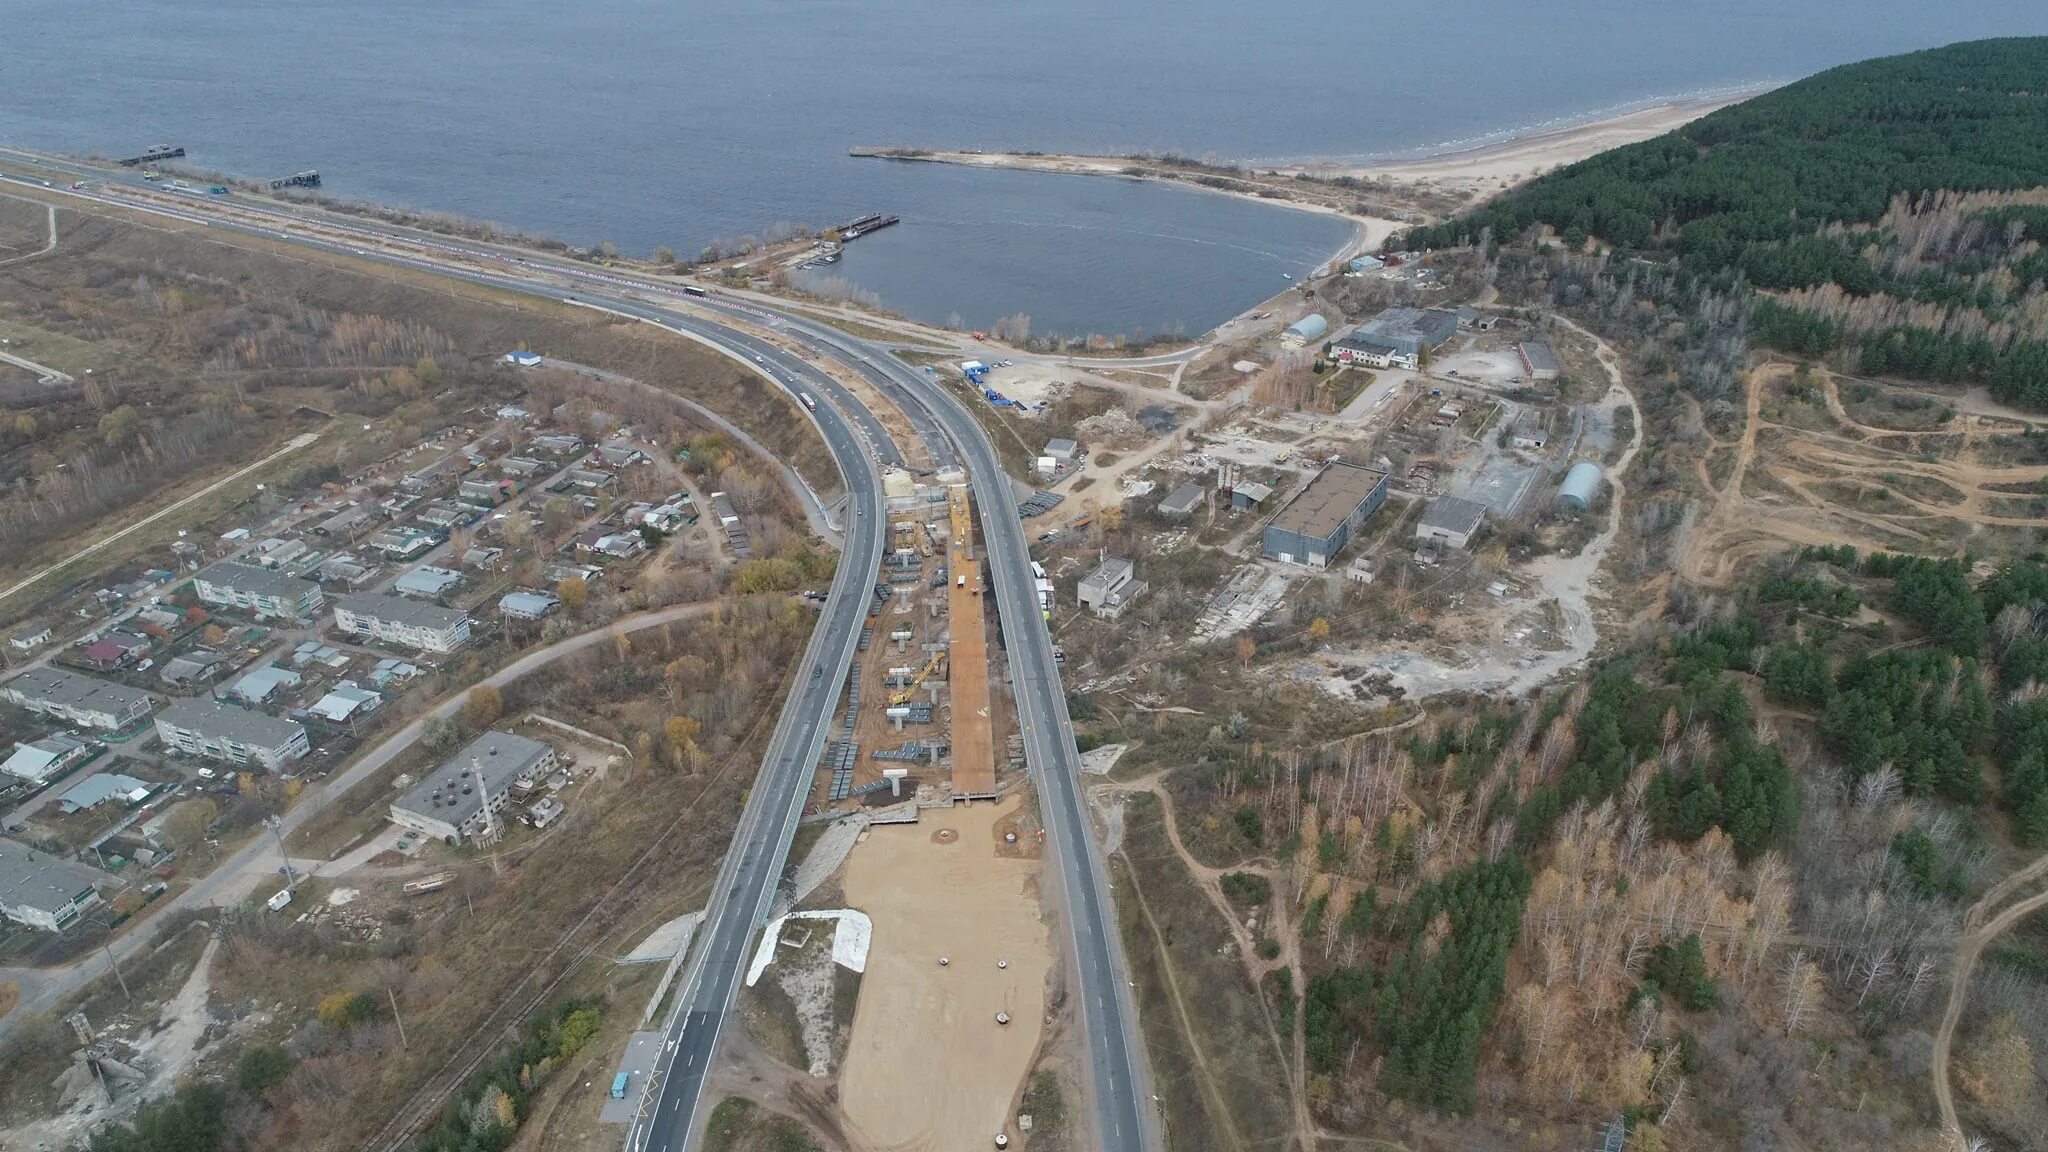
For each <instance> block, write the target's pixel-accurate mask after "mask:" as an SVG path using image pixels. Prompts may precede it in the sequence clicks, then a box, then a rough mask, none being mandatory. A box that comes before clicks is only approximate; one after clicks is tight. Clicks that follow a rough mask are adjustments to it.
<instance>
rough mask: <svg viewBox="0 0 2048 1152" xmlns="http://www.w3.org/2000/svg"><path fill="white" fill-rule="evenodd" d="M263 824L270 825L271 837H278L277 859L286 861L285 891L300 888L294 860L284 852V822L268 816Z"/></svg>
mask: <svg viewBox="0 0 2048 1152" xmlns="http://www.w3.org/2000/svg"><path fill="white" fill-rule="evenodd" d="M263 822H264V823H265V824H268V825H270V832H271V835H273V836H275V837H277V858H278V859H280V860H282V861H284V886H285V889H286V890H287V891H290V890H294V889H296V888H298V886H299V873H298V870H297V869H295V868H293V867H292V858H291V856H290V855H289V854H288V853H286V852H285V850H284V821H283V820H282V819H279V818H278V817H276V816H266V817H264V820H263Z"/></svg>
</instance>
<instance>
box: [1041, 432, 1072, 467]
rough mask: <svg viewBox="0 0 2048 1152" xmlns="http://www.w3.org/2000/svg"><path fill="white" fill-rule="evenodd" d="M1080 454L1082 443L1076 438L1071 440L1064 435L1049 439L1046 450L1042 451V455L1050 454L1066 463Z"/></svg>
mask: <svg viewBox="0 0 2048 1152" xmlns="http://www.w3.org/2000/svg"><path fill="white" fill-rule="evenodd" d="M1080 454H1081V445H1080V443H1079V442H1077V441H1074V440H1069V439H1067V438H1066V437H1064V436H1055V437H1053V438H1052V439H1050V440H1047V441H1046V442H1045V451H1044V452H1043V453H1042V455H1046V456H1050V457H1052V458H1053V459H1055V460H1059V461H1063V462H1066V463H1072V462H1073V460H1074V458H1075V457H1077V456H1079V455H1080Z"/></svg>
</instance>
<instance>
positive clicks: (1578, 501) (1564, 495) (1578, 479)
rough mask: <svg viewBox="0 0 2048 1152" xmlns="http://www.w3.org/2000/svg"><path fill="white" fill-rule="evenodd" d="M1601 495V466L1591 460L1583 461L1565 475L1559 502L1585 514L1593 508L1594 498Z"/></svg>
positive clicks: (1560, 487) (1560, 489)
mask: <svg viewBox="0 0 2048 1152" xmlns="http://www.w3.org/2000/svg"><path fill="white" fill-rule="evenodd" d="M1599 493H1600V466H1599V465H1598V464H1595V463H1593V462H1592V461H1591V460H1581V461H1579V462H1578V463H1577V464H1574V465H1572V470H1571V471H1569V472H1567V473H1565V474H1564V483H1563V484H1560V485H1559V486H1558V489H1557V502H1558V503H1559V504H1562V505H1564V506H1565V507H1567V508H1576V509H1578V510H1579V511H1581V512H1584V511H1585V510H1586V509H1588V508H1591V507H1592V506H1593V497H1595V496H1597V495H1599Z"/></svg>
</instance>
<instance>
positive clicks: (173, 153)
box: [117, 144, 185, 168]
mask: <svg viewBox="0 0 2048 1152" xmlns="http://www.w3.org/2000/svg"><path fill="white" fill-rule="evenodd" d="M184 155H185V147H184V145H182V144H159V145H157V146H156V147H154V148H151V149H150V150H149V151H147V152H144V153H143V154H142V155H140V156H130V157H128V158H127V159H125V160H120V161H117V163H119V164H120V165H121V167H123V168H140V167H142V166H143V165H144V164H155V163H156V162H158V161H159V160H179V159H183V158H184Z"/></svg>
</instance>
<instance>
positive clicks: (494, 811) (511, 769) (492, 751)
mask: <svg viewBox="0 0 2048 1152" xmlns="http://www.w3.org/2000/svg"><path fill="white" fill-rule="evenodd" d="M556 763H557V761H556V758H555V750H554V748H552V747H550V746H549V745H546V744H543V743H541V742H540V741H538V740H529V739H527V738H526V737H524V736H515V735H513V734H512V733H510V732H486V733H484V734H483V735H481V736H479V737H477V738H476V739H474V740H472V741H470V742H469V744H468V746H467V747H465V748H463V749H462V750H461V751H459V752H457V753H456V754H455V755H453V756H450V757H449V758H448V759H446V760H444V761H442V762H441V764H440V765H439V766H438V767H436V768H435V769H434V770H433V771H432V772H429V773H428V774H427V775H426V777H425V778H424V779H422V780H421V781H420V782H419V783H417V784H414V785H413V786H412V787H411V788H408V789H407V790H406V792H405V795H403V796H401V797H399V798H398V799H397V800H396V801H394V802H392V805H391V822H392V823H394V824H397V825H399V826H400V827H403V828H410V829H412V830H413V831H415V832H419V833H422V834H424V835H427V836H432V837H433V838H435V839H436V840H440V841H442V842H443V843H447V844H460V843H461V842H462V841H464V840H467V839H470V838H472V837H477V836H481V835H483V834H484V833H485V831H486V830H487V829H489V828H492V827H502V826H503V817H502V816H501V815H499V813H501V812H502V811H503V810H504V808H505V806H506V805H507V804H508V803H510V802H511V797H512V785H513V782H515V781H517V780H519V779H520V778H521V777H524V778H526V779H528V780H536V779H539V778H541V777H544V776H546V775H547V774H548V773H550V772H553V771H554V769H555V765H556ZM486 813H489V814H488V815H486Z"/></svg>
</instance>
